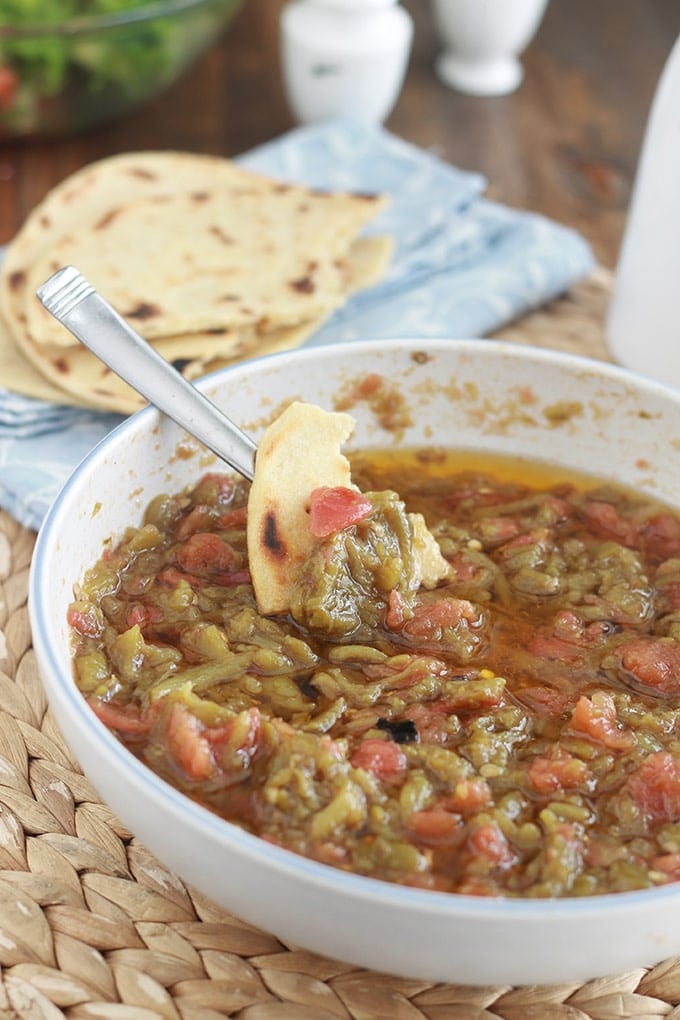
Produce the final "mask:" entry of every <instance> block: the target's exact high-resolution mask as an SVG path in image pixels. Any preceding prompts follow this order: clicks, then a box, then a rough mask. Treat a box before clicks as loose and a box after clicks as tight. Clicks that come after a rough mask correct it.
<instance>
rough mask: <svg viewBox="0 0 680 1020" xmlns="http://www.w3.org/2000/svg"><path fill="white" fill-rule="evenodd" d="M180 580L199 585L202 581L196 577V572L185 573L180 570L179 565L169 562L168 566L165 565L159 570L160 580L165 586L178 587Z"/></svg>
mask: <svg viewBox="0 0 680 1020" xmlns="http://www.w3.org/2000/svg"><path fill="white" fill-rule="evenodd" d="M180 581H186V583H187V584H190V585H195V584H196V585H198V584H200V583H201V581H200V578H198V577H196V576H195V575H194V574H187V573H184V572H183V571H181V570H178V569H177V567H173V566H172V565H171V564H168V566H167V567H163V569H162V570H160V571H159V572H158V582H159V584H162V585H163V586H164V587H165V588H176V587H177V585H178V584H179V583H180Z"/></svg>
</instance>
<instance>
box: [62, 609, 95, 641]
mask: <svg viewBox="0 0 680 1020" xmlns="http://www.w3.org/2000/svg"><path fill="white" fill-rule="evenodd" d="M66 621H67V623H68V625H69V627H73V629H74V630H75V631H77V632H78V634H82V635H83V637H92V638H95V637H99V635H100V634H101V632H102V630H103V625H102V620H101V619H100V616H99V613H98V612H97V610H96V609H95V607H94V606H87V607H86V608H84V609H80V608H79V606H76V605H72V606H69V608H68V610H67V612H66Z"/></svg>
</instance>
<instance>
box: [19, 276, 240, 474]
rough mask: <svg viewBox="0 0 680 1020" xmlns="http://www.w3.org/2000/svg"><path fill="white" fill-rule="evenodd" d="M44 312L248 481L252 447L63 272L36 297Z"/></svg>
mask: <svg viewBox="0 0 680 1020" xmlns="http://www.w3.org/2000/svg"><path fill="white" fill-rule="evenodd" d="M36 293H37V295H38V298H39V300H40V301H41V302H42V304H43V305H44V307H45V308H46V309H47V311H48V312H50V314H51V315H53V316H54V317H55V319H57V320H58V321H59V322H61V323H62V324H63V325H64V326H66V328H67V329H68V330H70V332H71V333H73V335H74V336H75V337H76V338H77V339H78V340H80V342H81V343H82V344H84V346H85V347H87V348H88V349H89V350H90V351H92V353H93V354H96V356H97V357H98V358H99V359H100V360H101V361H103V362H104V364H105V365H108V366H109V368H111V369H113V371H114V372H115V373H116V375H119V376H120V378H121V379H124V380H125V382H126V383H128V384H129V385H130V386H132V388H133V389H135V390H136V391H137V392H138V393H140V394H141V395H142V396H143V397H145V398H146V399H147V400H148V401H149V402H150V403H152V404H154V405H155V406H156V407H157V408H158V409H159V410H160V411H163V413H164V414H167V416H168V417H169V418H172V420H173V421H175V422H177V424H178V425H181V426H182V428H184V429H186V430H187V432H189V433H190V434H191V435H192V436H195V437H196V439H198V440H200V441H201V442H202V443H203V444H204V445H205V446H207V447H208V449H209V450H212V452H213V453H216V454H217V456H218V457H221V458H222V460H224V461H226V462H227V464H229V465H230V466H231V467H233V468H234V469H235V470H236V471H238V472H239V474H241V475H243V476H244V477H245V478H247V479H249V480H250V481H252V478H253V472H254V470H255V454H256V452H257V446H256V445H255V443H254V442H253V440H252V439H251V438H250V437H249V436H247V435H246V434H245V432H242V431H241V429H240V428H238V426H237V425H235V424H234V422H233V421H231V420H230V419H229V418H228V417H227V416H226V414H223V412H222V411H220V410H219V408H218V407H217V406H216V405H215V404H213V402H212V401H211V400H209V399H208V397H206V396H204V395H203V393H201V392H200V390H198V389H196V387H195V386H192V385H191V383H190V382H188V381H187V380H186V379H185V378H184V377H183V376H182V375H180V373H179V372H178V371H177V370H176V369H175V368H173V366H172V365H171V364H170V363H169V362H168V361H166V360H165V358H162V357H161V355H160V354H159V353H158V352H157V351H156V350H155V349H154V348H153V347H152V346H151V344H149V343H147V341H146V340H144V339H143V338H142V337H141V336H139V334H138V333H135V331H134V330H133V329H132V328H131V327H130V326H129V325H128V323H127V322H126V321H125V319H123V318H122V317H121V316H120V315H119V314H118V312H116V311H115V310H114V309H113V308H112V307H111V305H110V304H109V303H108V302H107V301H105V300H104V298H103V297H102V296H101V294H99V293H98V291H96V290H95V289H94V287H93V286H92V284H90V283H88V281H87V280H86V279H85V278H84V277H83V276H82V275H81V274H80V273H79V272H78V270H77V269H74V268H73V266H66V267H65V268H64V269H60V270H58V272H56V273H54V275H53V276H50V278H49V279H48V280H46V281H45V283H43V284H42V286H41V287H39V288H38V290H37V291H36Z"/></svg>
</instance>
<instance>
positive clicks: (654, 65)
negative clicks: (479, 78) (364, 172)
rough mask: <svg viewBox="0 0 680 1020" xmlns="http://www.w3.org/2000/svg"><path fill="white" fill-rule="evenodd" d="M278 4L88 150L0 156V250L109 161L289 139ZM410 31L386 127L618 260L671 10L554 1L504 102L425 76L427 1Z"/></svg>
mask: <svg viewBox="0 0 680 1020" xmlns="http://www.w3.org/2000/svg"><path fill="white" fill-rule="evenodd" d="M282 6H283V0H245V2H244V6H243V8H242V10H241V12H240V14H239V15H238V16H237V19H236V21H235V22H234V23H233V25H232V26H231V28H230V29H229V31H228V32H227V33H226V34H225V36H224V37H223V39H222V40H221V42H220V43H219V44H218V45H217V46H215V47H214V48H213V49H212V51H211V52H210V53H208V54H207V55H206V56H205V57H204V59H203V60H202V61H201V63H200V65H199V66H197V67H196V68H195V69H194V70H193V71H191V72H190V73H189V74H188V75H186V76H185V77H184V79H183V80H182V81H181V82H180V83H179V84H177V85H176V86H175V87H173V88H172V89H171V90H170V91H169V92H167V93H166V94H165V95H164V96H163V97H162V98H160V99H158V100H157V101H155V102H153V103H150V104H149V105H147V106H146V107H145V108H143V109H140V110H139V111H138V112H136V113H134V114H132V115H129V116H127V117H126V118H125V119H123V120H121V121H119V122H117V123H115V124H111V125H108V126H105V127H102V128H100V129H98V130H96V131H92V132H90V133H89V134H88V135H87V136H84V137H83V136H81V137H76V138H71V139H67V140H62V141H55V142H35V143H32V142H29V143H22V144H18V145H15V146H5V147H4V151H2V152H0V243H5V242H7V241H8V240H9V239H10V238H11V237H12V236H13V234H14V233H15V231H16V229H17V227H18V226H19V224H20V223H21V222H22V220H23V219H24V217H25V216H26V215H27V213H28V212H29V211H30V209H31V208H32V207H33V206H34V205H35V204H36V202H38V201H39V199H40V198H41V197H42V196H43V195H44V194H45V192H46V191H47V190H48V189H49V188H50V187H51V186H52V185H53V184H55V183H56V182H57V181H59V180H60V179H62V178H63V177H65V176H66V175H67V174H68V173H70V172H72V171H73V170H75V169H77V168H78V167H79V166H81V165H83V164H84V163H87V162H89V161H91V160H93V159H97V158H99V157H102V156H106V155H109V154H112V153H116V152H121V151H124V150H130V149H141V148H152V149H157V148H180V149H187V150H190V151H197V152H211V153H217V154H219V155H225V156H231V155H235V154H237V153H239V152H242V151H244V150H246V149H248V148H250V147H251V146H253V145H256V144H259V143H261V142H264V141H267V140H268V139H270V138H273V137H275V136H276V135H278V134H280V133H282V132H284V131H286V130H287V129H288V128H290V127H292V126H293V122H292V119H291V116H290V114H289V111H288V109H287V106H286V101H285V97H284V94H283V89H282V84H281V77H280V65H279V55H278V43H279V34H278V15H279V11H280V10H281V7H282ZM405 6H406V7H407V8H408V9H409V10H410V11H411V12H412V14H413V17H414V20H415V25H416V32H415V44H414V51H413V56H412V60H411V64H410V68H409V73H408V77H407V80H406V83H405V87H404V90H403V93H402V95H401V98H400V100H399V103H398V105H397V107H396V108H395V110H394V112H393V114H392V116H391V118H390V120H389V121H388V124H387V127H388V128H389V129H390V130H391V131H393V132H394V133H396V134H398V135H400V136H402V137H404V138H406V139H408V140H409V141H412V142H414V143H415V144H417V145H420V146H423V147H426V148H430V149H432V150H434V151H436V152H438V153H439V154H440V155H442V156H443V157H444V158H446V159H447V160H449V161H450V162H452V163H454V164H455V165H457V166H460V167H461V168H463V169H468V170H480V171H482V172H483V173H485V174H486V176H487V178H488V180H489V182H490V185H489V193H490V195H492V196H493V197H494V198H496V199H498V200H500V201H503V202H506V203H508V204H510V205H515V206H519V207H522V208H529V209H534V210H536V211H539V212H542V213H545V214H546V215H548V216H551V217H554V218H555V219H557V220H560V221H562V222H564V223H567V224H569V225H571V226H573V227H575V228H576V229H578V230H580V231H582V232H583V234H585V235H586V237H588V239H589V240H590V241H591V242H592V244H593V246H594V249H595V252H596V255H597V257H598V258H599V259H600V261H602V262H603V264H605V265H608V266H613V265H614V263H615V260H616V254H617V251H618V246H619V241H620V237H621V232H622V228H623V223H624V218H625V211H626V207H627V204H628V200H629V196H630V188H631V183H632V180H633V176H634V172H635V167H636V162H637V157H638V153H639V149H640V144H641V139H642V132H643V128H644V123H645V120H646V116H647V113H648V110H649V105H650V102H651V99H652V96H653V93H654V88H655V85H656V82H657V80H658V77H659V74H660V72H661V69H662V67H663V64H664V61H665V59H666V57H667V55H668V53H669V52H670V49H671V46H672V44H673V42H674V40H675V38H676V37H677V35H678V34H679V33H680V3H678V0H645V2H640V0H595V2H593V0H551V3H550V5H549V7H548V10H547V14H546V17H545V19H544V21H543V24H542V25H541V28H540V30H539V33H538V35H537V36H536V38H535V40H534V42H533V43H532V44H531V46H530V47H529V49H528V50H527V52H526V54H525V58H524V63H525V67H526V77H525V80H524V83H523V84H522V86H521V88H520V89H519V90H518V91H517V92H516V93H515V94H514V95H511V96H507V97H500V98H492V99H480V98H473V97H471V96H465V95H461V94H458V93H455V92H453V91H451V90H449V89H447V88H446V87H445V86H444V85H442V84H441V83H440V82H439V81H438V80H437V78H436V76H435V73H434V70H433V62H434V57H435V54H436V53H437V50H438V42H437V39H436V37H435V33H434V27H433V24H432V20H431V17H430V12H429V4H428V0H405Z"/></svg>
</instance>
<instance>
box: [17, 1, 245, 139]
mask: <svg viewBox="0 0 680 1020" xmlns="http://www.w3.org/2000/svg"><path fill="white" fill-rule="evenodd" d="M236 5H237V0H203V2H200V0H197V2H196V3H193V4H192V3H189V2H187V3H186V4H182V3H175V4H172V5H167V4H163V3H162V2H158V0H156V2H151V0H0V137H2V136H3V135H7V136H10V135H27V134H34V133H45V134H57V133H62V132H68V131H75V130H79V129H81V128H84V127H87V126H88V125H90V124H92V123H96V122H98V121H102V120H106V119H108V118H109V117H111V116H115V115H116V114H118V113H121V112H123V111H124V110H125V109H127V108H129V107H131V106H133V105H135V104H136V103H138V102H139V101H141V100H143V99H146V98H148V97H150V96H152V95H155V94H156V93H158V92H160V91H161V90H162V89H163V88H165V87H166V86H167V85H169V84H170V83H171V82H172V81H174V80H175V78H176V77H177V76H178V75H179V73H180V72H181V71H182V70H183V69H184V68H185V67H186V66H187V65H188V64H189V63H190V62H191V61H192V60H193V59H194V58H195V57H196V56H197V55H198V53H200V52H201V50H202V49H203V48H204V47H205V46H206V45H207V44H208V43H209V42H210V41H211V39H212V38H214V37H215V35H216V33H217V32H218V31H219V30H220V29H221V28H222V27H223V26H224V25H225V24H226V22H227V20H228V17H229V15H230V14H231V13H232V11H233V10H234V9H235V7H236ZM168 6H171V8H173V9H171V10H170V12H168V10H167V7H168Z"/></svg>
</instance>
